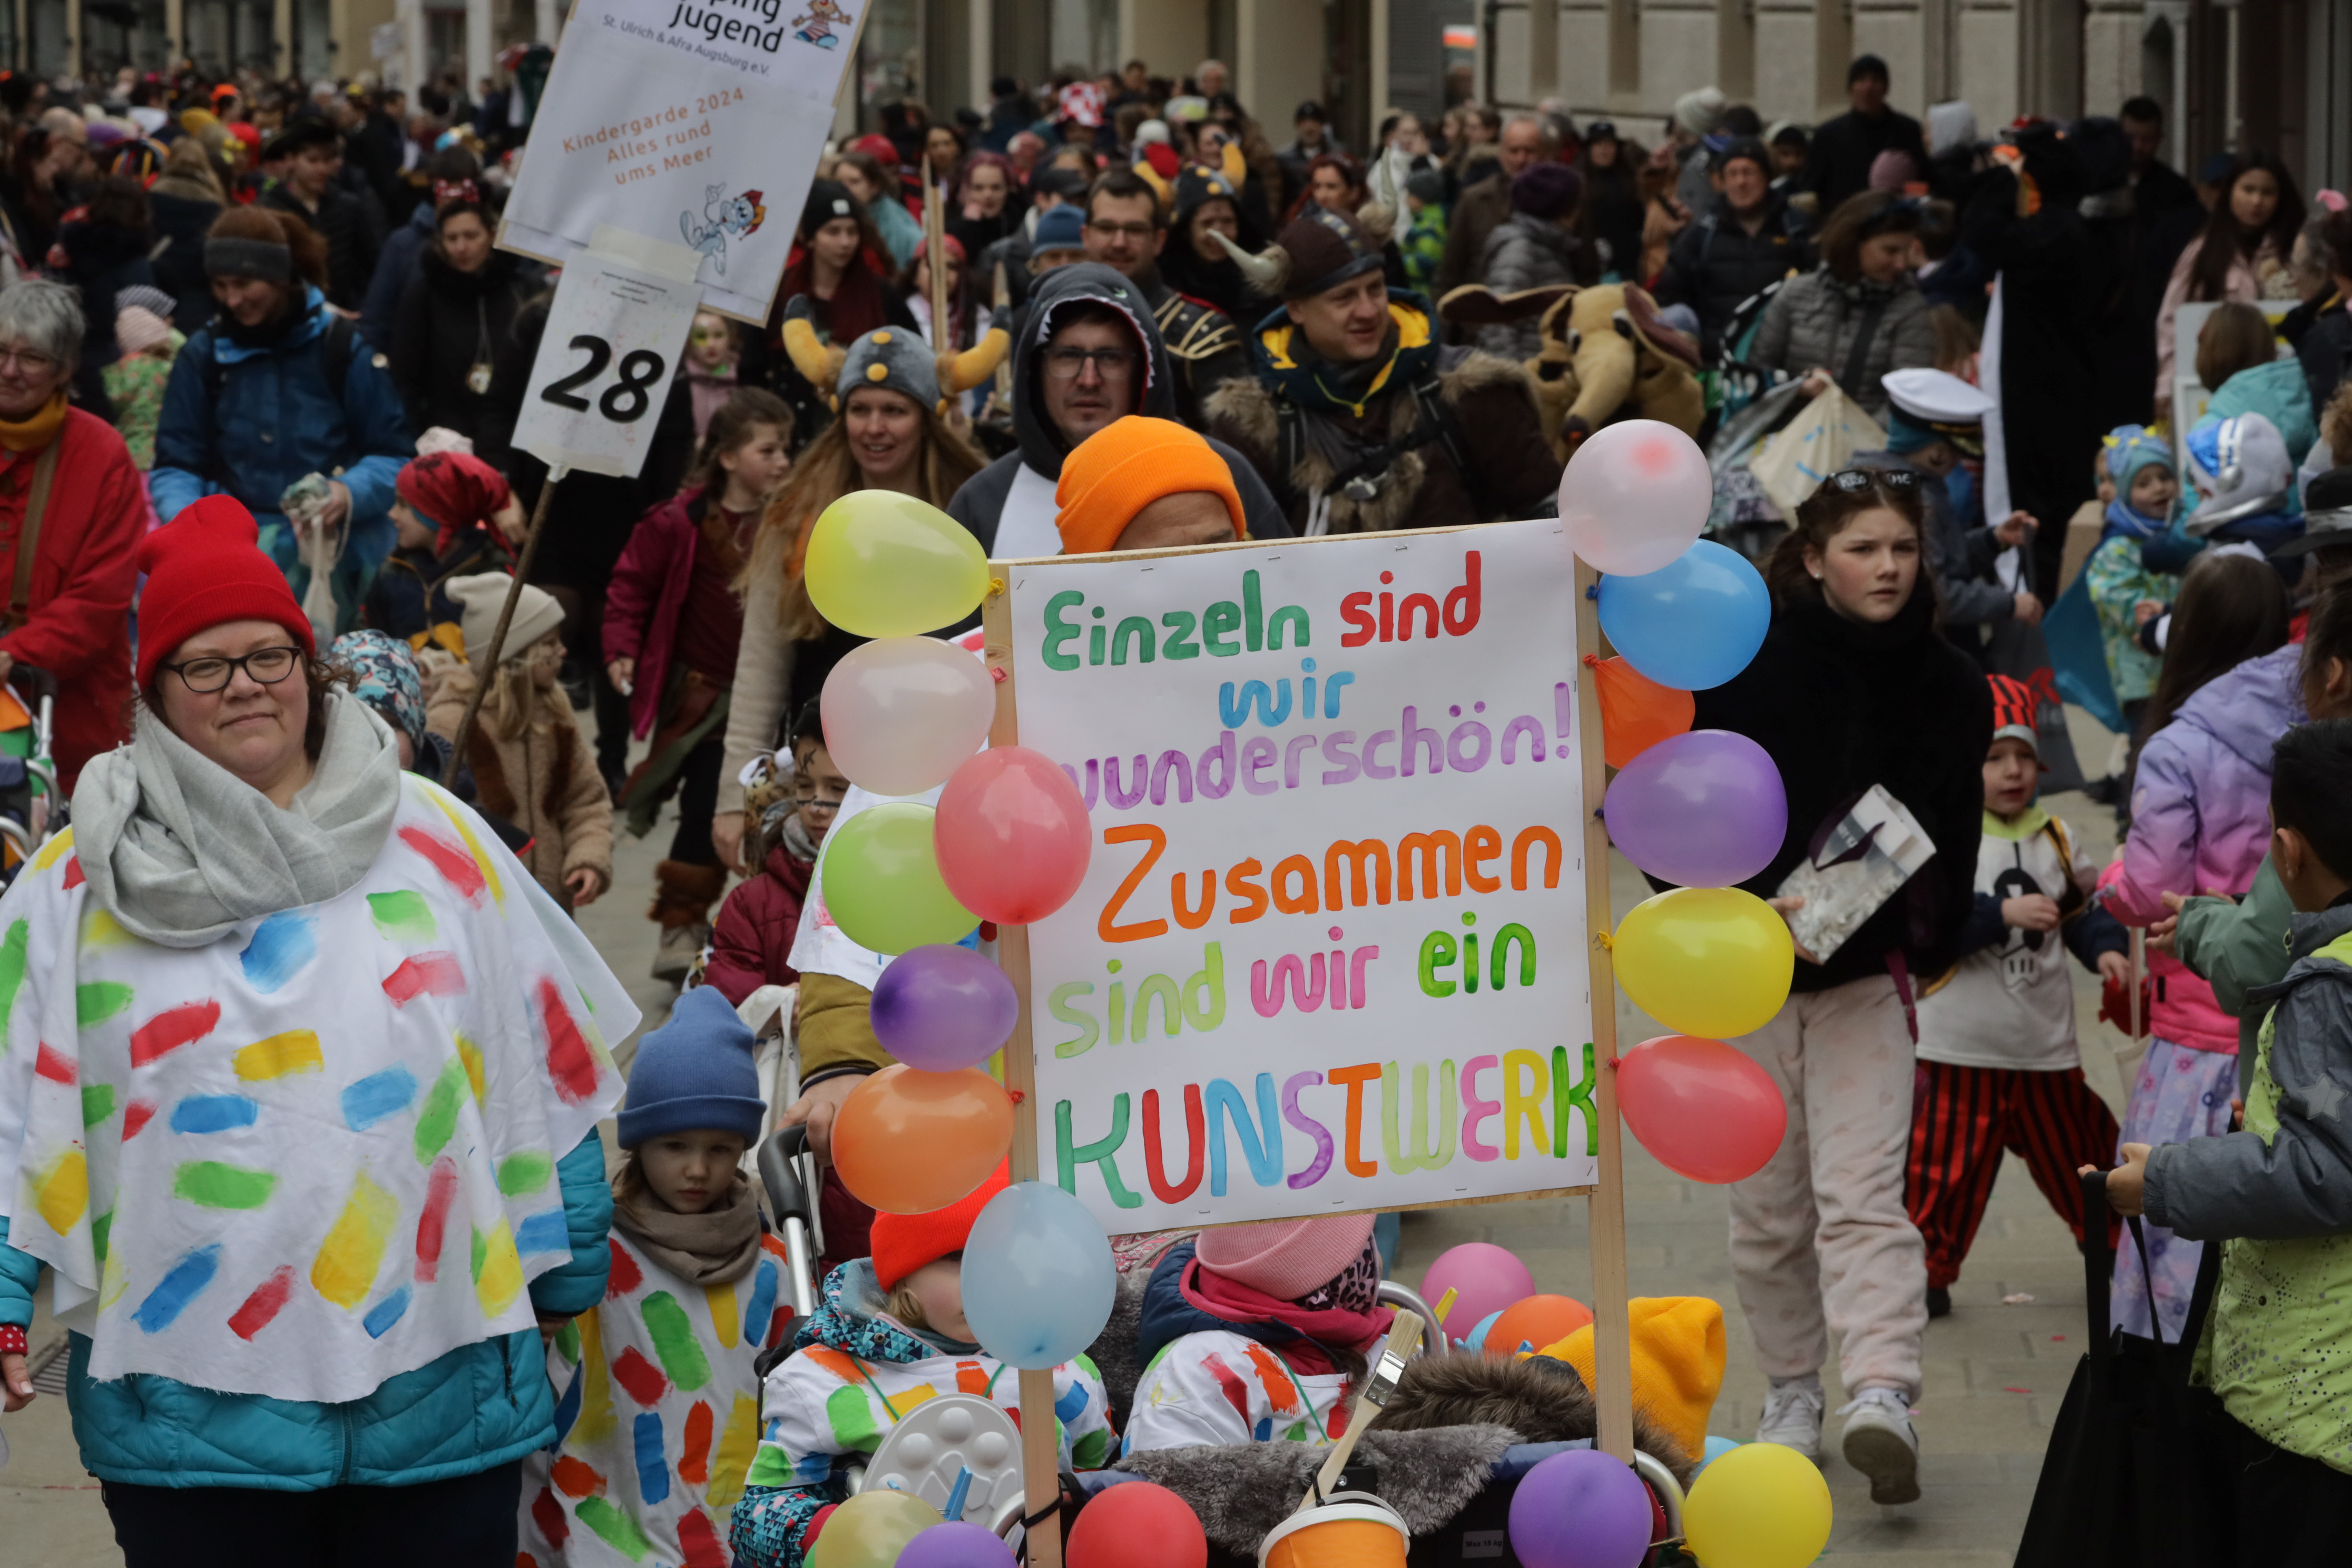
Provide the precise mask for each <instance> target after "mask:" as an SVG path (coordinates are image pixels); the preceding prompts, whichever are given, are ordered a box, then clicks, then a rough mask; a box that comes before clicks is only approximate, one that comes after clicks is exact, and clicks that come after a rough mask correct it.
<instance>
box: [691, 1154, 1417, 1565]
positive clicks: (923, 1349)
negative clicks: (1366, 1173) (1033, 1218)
mask: <svg viewBox="0 0 2352 1568" xmlns="http://www.w3.org/2000/svg"><path fill="white" fill-rule="evenodd" d="M1008 1179H1009V1178H1008V1177H1007V1176H1006V1174H1005V1171H1004V1167H1003V1166H1001V1165H1000V1166H998V1167H997V1170H996V1174H994V1175H993V1176H991V1177H990V1178H989V1179H988V1180H987V1181H985V1182H982V1184H980V1186H979V1188H978V1189H977V1190H976V1191H974V1192H973V1193H972V1194H971V1195H970V1196H969V1197H966V1198H964V1199H962V1200H961V1202H958V1203H953V1204H950V1205H948V1206H947V1207H946V1208H943V1209H935V1210H933V1211H932V1212H931V1213H929V1214H918V1215H902V1214H877V1215H875V1216H874V1256H873V1257H872V1258H857V1259H856V1260H854V1261H852V1262H848V1263H845V1264H843V1265H842V1266H841V1267H840V1268H836V1269H835V1270H834V1271H833V1273H832V1274H831V1275H830V1276H828V1277H827V1278H826V1279H825V1282H824V1306H822V1307H820V1308H818V1309H817V1311H816V1315H815V1316H814V1317H813V1318H810V1319H809V1320H808V1321H805V1322H803V1323H802V1324H801V1326H800V1332H799V1333H798V1334H797V1335H796V1336H795V1337H794V1339H793V1347H794V1348H793V1354H792V1356H791V1358H790V1359H788V1360H786V1361H784V1362H782V1363H780V1364H779V1365H778V1366H777V1367H776V1369H775V1370H774V1371H773V1372H771V1373H768V1380H767V1384H766V1387H765V1389H764V1390H763V1392H762V1396H761V1406H760V1419H761V1430H762V1432H763V1434H764V1436H762V1439H761V1444H760V1451H759V1453H758V1454H757V1455H755V1456H754V1457H753V1458H752V1460H751V1477H750V1482H749V1484H748V1485H747V1486H745V1487H744V1489H743V1498H742V1500H741V1501H740V1502H738V1503H737V1504H736V1505H735V1526H734V1539H733V1545H734V1548H735V1561H736V1562H737V1563H741V1564H743V1565H744V1568H801V1564H802V1563H803V1562H805V1561H806V1554H807V1551H808V1542H809V1536H810V1533H811V1531H810V1526H811V1523H812V1521H814V1520H815V1519H816V1517H817V1516H818V1515H819V1514H820V1513H822V1512H824V1510H825V1509H826V1508H827V1507H828V1506H829V1505H831V1504H834V1503H837V1502H840V1501H841V1500H844V1499H845V1497H847V1496H848V1491H847V1489H846V1488H845V1486H844V1485H843V1484H842V1478H841V1470H842V1468H843V1467H845V1466H846V1465H851V1464H856V1463H859V1462H861V1461H862V1460H863V1459H864V1458H865V1457H866V1456H867V1455H870V1454H872V1453H873V1452H874V1449H875V1447H876V1446H877V1444H879V1443H880V1442H881V1441H882V1438H883V1437H884V1436H886V1435H887V1433H888V1432H889V1430H890V1428H891V1427H892V1426H896V1425H898V1418H899V1417H900V1416H901V1415H905V1414H906V1413H907V1412H908V1411H909V1410H911V1409H913V1408H914V1407H915V1405H917V1404H918V1403H919V1402H920V1401H922V1400H925V1399H928V1398H929V1397H931V1395H933V1394H940V1393H945V1392H948V1391H950V1390H952V1391H953V1392H955V1393H958V1394H979V1395H981V1396H982V1397H983V1398H985V1399H990V1400H993V1401H994V1402H995V1403H996V1404H998V1405H1002V1406H1003V1408H1004V1409H1006V1410H1012V1411H1017V1410H1019V1409H1020V1408H1021V1379H1020V1376H1019V1374H1018V1373H1013V1375H1009V1376H1008V1375H1006V1373H1008V1372H1010V1370H1011V1369H1009V1368H1007V1367H1006V1366H1005V1365H1004V1363H1002V1362H1000V1361H998V1360H997V1359H996V1358H995V1357H993V1356H992V1355H990V1354H989V1353H988V1352H986V1351H983V1350H982V1349H981V1348H980V1346H979V1345H978V1344H976V1343H974V1342H972V1339H971V1325H970V1324H968V1323H966V1322H965V1321H964V1317H963V1289H962V1273H963V1247H964V1242H965V1240H966V1239H967V1238H968V1237H971V1226H972V1222H973V1221H974V1220H976V1219H978V1218H979V1217H980V1211H981V1210H982V1209H983V1208H985V1207H987V1206H988V1200H989V1199H991V1198H992V1197H994V1196H995V1195H996V1194H999V1193H1001V1192H1003V1190H1004V1189H1005V1186H1006V1184H1007V1182H1008ZM1364 1223H1365V1225H1366V1226H1370V1224H1371V1221H1370V1220H1369V1219H1368V1220H1366V1221H1365V1222H1364ZM1367 1234H1369V1232H1368V1233H1367ZM1054 1414H1055V1418H1056V1420H1057V1422H1058V1424H1059V1426H1060V1428H1061V1468H1062V1469H1065V1470H1072V1469H1076V1470H1098V1469H1100V1468H1103V1467H1104V1466H1105V1465H1107V1464H1108V1463H1109V1462H1110V1460H1111V1457H1112V1456H1111V1448H1112V1446H1113V1443H1114V1441H1115V1439H1114V1438H1113V1437H1112V1435H1111V1430H1110V1422H1109V1420H1108V1418H1107V1417H1106V1415H1104V1404H1103V1387H1102V1378H1101V1376H1100V1375H1099V1374H1097V1373H1096V1371H1095V1369H1094V1363H1091V1362H1089V1361H1087V1359H1086V1358H1085V1357H1084V1356H1080V1357H1079V1358H1078V1359H1077V1360H1076V1361H1075V1362H1071V1363H1065V1364H1063V1365H1061V1366H1057V1367H1055V1369H1054ZM995 1501H1001V1499H999V1500H995ZM991 1506H992V1503H983V1500H981V1499H978V1498H974V1499H972V1500H971V1507H972V1509H973V1510H974V1512H975V1513H976V1514H977V1513H982V1512H984V1511H985V1510H986V1509H987V1508H988V1507H991Z"/></svg>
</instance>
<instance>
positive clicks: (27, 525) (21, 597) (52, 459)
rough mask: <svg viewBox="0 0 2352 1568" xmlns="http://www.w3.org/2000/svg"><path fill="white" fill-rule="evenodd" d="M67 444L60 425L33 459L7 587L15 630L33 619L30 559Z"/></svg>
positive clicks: (11, 628)
mask: <svg viewBox="0 0 2352 1568" xmlns="http://www.w3.org/2000/svg"><path fill="white" fill-rule="evenodd" d="M65 444H66V433H65V431H64V430H63V429H62V428H60V429H59V430H58V434H57V437H56V438H55V439H54V440H52V441H50V443H49V444H48V445H47V446H46V447H42V448H41V455H40V456H39V457H38V458H36V459H34V462H33V483H32V489H31V490H30V491H29V492H27V493H26V497H25V522H24V526H23V527H21V528H19V529H17V530H16V563H15V569H14V572H13V581H12V583H11V584H10V586H9V590H8V616H7V619H6V622H5V627H6V629H7V630H9V631H12V632H13V631H15V630H16V628H17V627H19V626H23V625H24V624H25V623H26V621H27V620H29V619H31V618H32V608H33V560H34V557H35V556H37V554H39V552H40V548H41V517H42V514H43V513H45V512H47V510H48V509H49V486H50V485H51V483H52V482H54V481H55V480H56V479H57V477H58V448H59V447H63V446H64V445H65Z"/></svg>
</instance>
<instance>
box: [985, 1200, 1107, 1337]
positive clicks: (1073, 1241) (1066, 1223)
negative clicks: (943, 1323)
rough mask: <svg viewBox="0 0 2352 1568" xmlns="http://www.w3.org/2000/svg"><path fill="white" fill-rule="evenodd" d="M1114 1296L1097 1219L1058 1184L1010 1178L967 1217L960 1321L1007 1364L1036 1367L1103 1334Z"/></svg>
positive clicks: (1103, 1241) (1102, 1235)
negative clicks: (968, 1232)
mask: <svg viewBox="0 0 2352 1568" xmlns="http://www.w3.org/2000/svg"><path fill="white" fill-rule="evenodd" d="M1117 1295H1118V1265H1116V1264H1115V1263H1113V1262H1112V1261H1111V1256H1110V1238H1109V1237H1106V1236H1105V1235H1104V1234H1103V1227H1102V1222H1101V1221H1099V1220H1097V1219H1096V1218H1095V1216H1094V1215H1091V1214H1088V1213H1087V1207H1086V1205H1084V1204H1082V1203H1080V1202H1078V1200H1077V1199H1076V1198H1074V1197H1072V1196H1071V1195H1070V1194H1067V1193H1066V1192H1064V1191H1063V1190H1062V1189H1061V1188H1059V1187H1057V1186H1053V1185H1050V1184H1046V1183H1043V1182H1019V1183H1016V1184H1013V1185H1012V1186H1010V1187H1007V1188H1005V1189H1004V1191H1003V1192H1001V1193H999V1194H996V1195H995V1196H994V1197H992V1198H991V1199H989V1200H988V1206H987V1207H985V1208H983V1209H982V1210H981V1211H980V1217H979V1218H978V1219H976V1220H974V1221H973V1222H972V1226H971V1238H970V1239H969V1240H968V1241H966V1242H965V1243H964V1252H963V1315H964V1321H966V1322H969V1323H970V1324H971V1334H972V1338H974V1339H976V1340H978V1341H979V1342H980V1345H981V1348H982V1350H984V1351H986V1352H988V1353H989V1354H991V1355H992V1356H994V1357H995V1358H996V1359H997V1360H999V1361H1001V1362H1003V1363H1005V1364H1006V1365H1007V1366H1016V1367H1021V1368H1024V1369H1025V1370H1027V1371H1031V1372H1043V1371H1045V1370H1046V1369H1048V1368H1051V1367H1056V1366H1059V1365H1061V1364H1062V1363H1064V1362H1066V1361H1068V1360H1069V1359H1070V1358H1071V1357H1072V1356H1075V1355H1076V1354H1077V1353H1078V1352H1081V1351H1083V1350H1085V1349H1086V1348H1087V1346H1088V1345H1090V1344H1092V1343H1094V1342H1095V1340H1096V1339H1097V1337H1098V1336H1099V1335H1100V1334H1101V1333H1102V1331H1103V1325H1104V1324H1106V1323H1108V1322H1109V1321H1110V1309H1111V1302H1112V1300H1113V1299H1114V1298H1116V1297H1117Z"/></svg>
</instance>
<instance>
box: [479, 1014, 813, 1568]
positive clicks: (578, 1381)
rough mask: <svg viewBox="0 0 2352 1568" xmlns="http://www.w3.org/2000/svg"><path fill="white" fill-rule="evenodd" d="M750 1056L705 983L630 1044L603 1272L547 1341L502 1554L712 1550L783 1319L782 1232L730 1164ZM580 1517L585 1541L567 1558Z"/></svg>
mask: <svg viewBox="0 0 2352 1568" xmlns="http://www.w3.org/2000/svg"><path fill="white" fill-rule="evenodd" d="M752 1052H753V1046H752V1039H751V1030H750V1029H749V1028H747V1027H745V1026H744V1025H743V1022H742V1020H741V1019H740V1018H738V1017H737V1016H735V1010H734V1009H733V1008H732V1007H730V1006H729V1005H727V998H726V997H724V996H722V995H720V994H719V993H718V992H716V991H714V990H710V989H709V988H707V987H706V988H703V989H698V990H694V991H688V992H686V993H685V994H682V995H680V996H679V997H678V999H677V1005H675V1006H673V1007H672V1008H671V1009H670V1016H669V1021H668V1022H667V1023H666V1024H664V1025H663V1026H661V1027H660V1028H658V1029H656V1030H655V1031H653V1032H652V1033H651V1034H649V1035H647V1036H646V1037H644V1039H642V1040H640V1041H639V1042H638V1044H637V1055H636V1059H635V1062H633V1063H632V1064H631V1065H630V1068H629V1091H628V1098H627V1099H626V1100H624V1101H623V1103H622V1107H621V1115H620V1134H621V1147H622V1149H623V1150H625V1151H626V1152H627V1158H626V1159H625V1160H624V1161H623V1163H622V1165H621V1170H620V1173H619V1174H617V1175H615V1176H614V1178H613V1235H612V1237H611V1239H610V1243H609V1245H610V1247H611V1248H612V1253H613V1274H612V1283H611V1285H610V1286H609V1287H608V1289H607V1290H606V1294H605V1297H604V1305H602V1306H600V1307H598V1308H596V1309H595V1310H593V1311H589V1312H583V1313H582V1314H581V1315H580V1316H579V1317H577V1318H575V1319H573V1320H572V1321H571V1322H570V1323H568V1324H566V1325H565V1326H564V1327H563V1328H562V1330H561V1331H559V1332H557V1333H556V1334H555V1336H554V1337H553V1339H552V1340H551V1342H550V1344H549V1347H548V1362H547V1370H548V1375H549V1377H550V1378H551V1381H552V1382H553V1383H554V1384H555V1388H556V1392H557V1400H556V1407H555V1427H556V1436H557V1441H556V1445H555V1447H553V1448H552V1449H550V1450H546V1451H542V1452H541V1453H537V1454H533V1455H531V1456H530V1458H528V1459H526V1460H524V1461H523V1488H522V1502H521V1507H522V1519H521V1521H520V1549H521V1550H520V1555H519V1556H518V1557H517V1562H518V1563H524V1562H529V1563H536V1564H537V1565H538V1568H556V1565H557V1564H561V1563H569V1562H573V1561H582V1562H598V1563H601V1562H604V1561H607V1560H608V1558H607V1556H606V1553H605V1552H604V1550H603V1548H605V1547H609V1548H610V1549H611V1550H612V1551H614V1552H619V1553H620V1554H621V1555H622V1556H624V1557H626V1558H629V1559H632V1560H634V1561H639V1562H642V1561H644V1560H646V1558H648V1557H651V1558H654V1559H656V1560H657V1561H660V1562H666V1563H725V1562H726V1561H727V1560H728V1558H727V1548H726V1545H725V1542H726V1540H727V1527H728V1516H729V1514H730V1512H731V1511H732V1510H733V1509H734V1506H735V1500H737V1499H738V1498H740V1497H741V1496H742V1495H743V1478H744V1474H745V1472H746V1471H748V1470H749V1469H750V1468H751V1456H752V1453H753V1451H754V1450H755V1449H756V1448H757V1447H758V1446H759V1441H760V1379H759V1374H758V1373H756V1372H755V1371H754V1370H753V1364H752V1363H753V1362H754V1360H755V1359H756V1358H757V1357H758V1355H759V1353H760V1352H761V1351H762V1350H763V1349H766V1348H768V1347H770V1346H772V1345H777V1344H780V1343H782V1341H783V1335H784V1330H785V1328H786V1326H787V1324H788V1322H789V1321H790V1319H791V1316H792V1305H791V1302H790V1300H788V1299H787V1298H786V1296H785V1293H784V1290H783V1289H782V1286H783V1279H784V1272H783V1271H784V1268H785V1266H786V1265H785V1257H784V1248H783V1244H782V1242H781V1241H779V1240H778V1239H777V1238H775V1237H772V1236H770V1235H767V1234H765V1232H764V1231H763V1229H762V1227H761V1223H760V1208H759V1201H758V1199H757V1198H756V1197H755V1196H754V1195H753V1193H752V1189H751V1184H750V1183H749V1182H747V1181H745V1180H744V1177H743V1173H742V1171H741V1168H740V1163H741V1161H742V1158H743V1152H744V1150H746V1149H747V1148H749V1147H750V1146H751V1143H752V1142H754V1141H755V1140H757V1139H758V1137H759V1135H760V1122H761V1115H762V1114H763V1112H764V1111H765V1110H766V1106H765V1105H764V1103H763V1102H762V1101H761V1099H760V1081H759V1074H758V1071H757V1069H756V1068H754V1066H753V1065H752ZM500 1176H501V1180H502V1181H503V1179H504V1177H505V1173H504V1172H501V1173H500ZM581 1531H585V1532H587V1534H589V1535H591V1536H593V1537H594V1538H596V1541H597V1542H601V1543H602V1545H601V1546H596V1545H590V1546H587V1547H586V1548H585V1550H584V1552H582V1553H579V1554H577V1555H573V1554H569V1553H568V1548H567V1543H568V1542H571V1541H572V1538H573V1536H574V1535H576V1534H578V1533H579V1532H581Z"/></svg>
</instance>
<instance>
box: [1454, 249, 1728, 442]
mask: <svg viewBox="0 0 2352 1568" xmlns="http://www.w3.org/2000/svg"><path fill="white" fill-rule="evenodd" d="M1437 310H1438V314H1439V315H1441V316H1443V317H1444V319H1445V320H1446V321H1455V322H1459V323H1461V324H1462V325H1465V326H1474V327H1480V326H1489V325H1494V324H1497V323H1501V322H1506V321H1525V320H1526V319H1527V318H1528V317H1529V316H1540V317H1541V318H1542V320H1541V321H1538V323H1537V328H1536V330H1537V332H1538V336H1539V338H1540V339H1541V342H1542V346H1541V347H1540V348H1539V349H1538V352H1537V353H1536V356H1535V358H1533V359H1531V360H1528V362H1527V370H1528V378H1529V379H1530V380H1531V381H1533V382H1534V384H1535V391H1536V405H1537V406H1538V408H1539V409H1540V410H1541V411H1542V413H1543V418H1544V434H1545V435H1546V437H1549V440H1550V441H1551V444H1552V448H1553V450H1555V451H1556V452H1558V453H1559V455H1560V457H1561V458H1567V457H1568V456H1569V455H1570V453H1572V452H1573V451H1575V449H1576V446H1577V443H1579V442H1580V441H1582V440H1583V439H1584V437H1587V436H1590V435H1591V434H1592V432H1593V431H1595V430H1597V429H1599V428H1600V427H1601V426H1603V425H1606V424H1608V423H1609V422H1610V421H1611V420H1612V419H1616V418H1620V417H1624V418H1639V419H1656V420H1660V421H1662V422H1664V423H1665V424H1668V425H1672V426H1675V428H1676V429H1678V430H1680V431H1682V432H1683V433H1684V434H1685V435H1686V436H1696V434H1698V427H1699V424H1700V422H1701V421H1702V420H1704V419H1705V418H1706V395H1705V394H1703V393H1702V392H1701V391H1700V390H1699V384H1698V345H1697V344H1696V342H1692V341H1691V339H1690V338H1688V337H1687V336H1685V334H1683V333H1681V332H1679V331H1675V329H1674V328H1672V327H1670V326H1668V325H1667V324H1666V323H1665V321H1664V320H1662V319H1661V318H1660V316H1659V314H1658V302H1657V301H1656V300H1653V299H1652V298H1650V295H1649V292H1648V291H1647V290H1646V289H1643V288H1641V287H1640V286H1638V285H1636V284H1632V283H1604V284H1601V285H1598V286H1596V287H1593V288H1590V289H1580V288H1578V287H1577V286H1576V285H1574V284H1572V283H1561V284H1552V285H1548V286H1547V287H1544V288H1541V289H1523V290H1521V291H1520V292H1518V293H1516V294H1496V292H1495V291H1494V290H1493V289H1489V288H1487V287H1486V285H1485V284H1483V283H1472V284H1466V285H1465V286H1464V287H1462V288H1459V289H1454V290H1453V291H1452V292H1451V293H1449V294H1447V295H1446V296H1445V298H1444V300H1440V301H1439V302H1438V306H1437Z"/></svg>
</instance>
